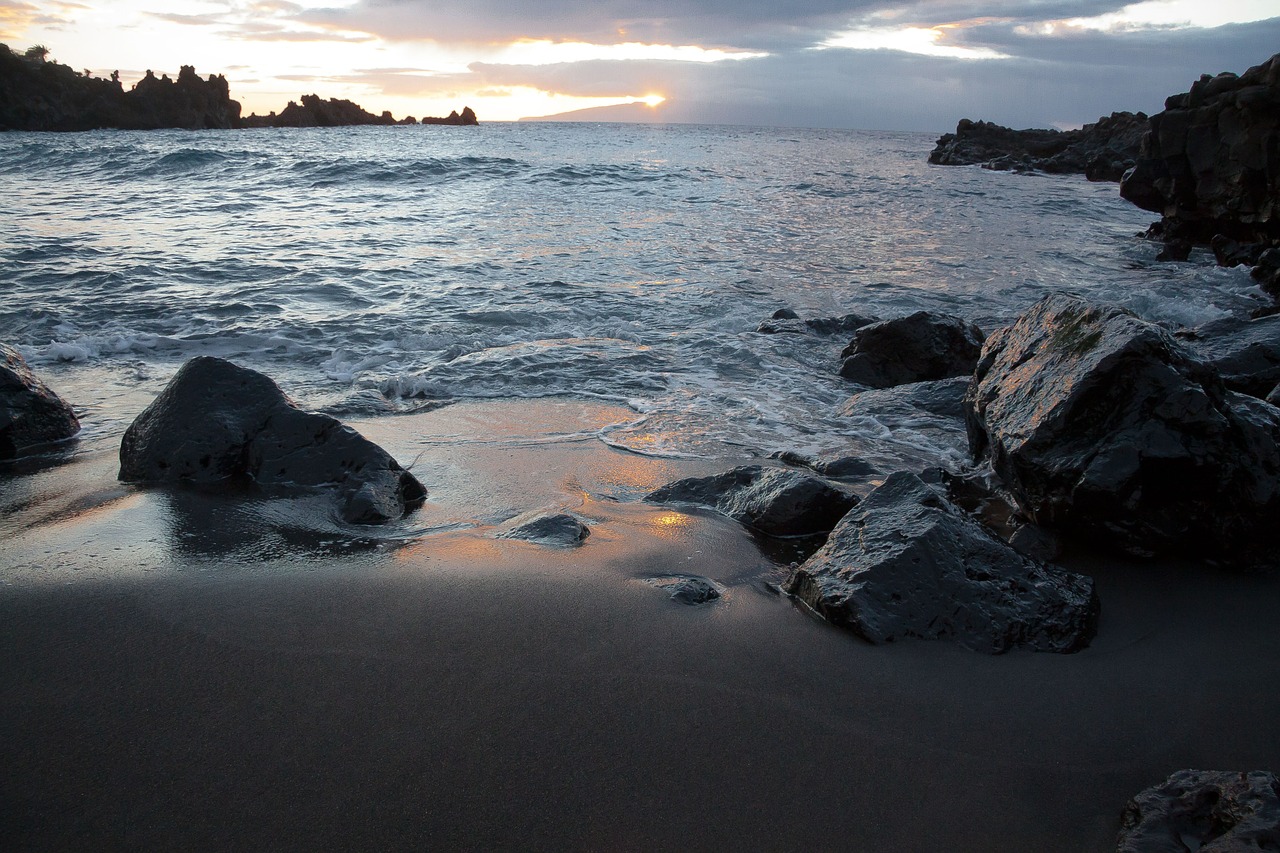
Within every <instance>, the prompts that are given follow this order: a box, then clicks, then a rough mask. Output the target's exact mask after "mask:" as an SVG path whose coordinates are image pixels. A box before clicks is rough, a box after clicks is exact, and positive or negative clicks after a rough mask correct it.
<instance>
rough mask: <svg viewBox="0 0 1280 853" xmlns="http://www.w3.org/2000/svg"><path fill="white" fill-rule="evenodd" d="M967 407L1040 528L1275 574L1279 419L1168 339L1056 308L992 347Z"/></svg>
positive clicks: (1062, 298) (982, 448) (1045, 308)
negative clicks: (1268, 568)
mask: <svg viewBox="0 0 1280 853" xmlns="http://www.w3.org/2000/svg"><path fill="white" fill-rule="evenodd" d="M966 407H967V422H968V424H967V425H968V430H969V444H970V450H971V452H972V453H973V455H974V457H975V458H981V457H982V456H984V455H989V456H990V459H991V465H992V468H993V470H994V471H995V473H996V475H997V476H998V477H999V478H1000V480H1001V481H1002V482H1003V484H1004V486H1005V487H1006V488H1007V489H1008V490H1009V492H1010V493H1011V494H1012V496H1013V498H1014V499H1015V500H1016V501H1017V503H1018V507H1019V508H1020V509H1021V510H1022V512H1023V513H1025V514H1026V515H1027V516H1028V517H1029V518H1031V519H1032V520H1033V521H1034V522H1036V523H1037V524H1040V525H1044V526H1049V527H1057V528H1062V529H1064V530H1066V531H1068V532H1072V533H1077V534H1083V535H1088V536H1090V537H1092V538H1095V539H1098V540H1101V541H1108V542H1111V543H1113V544H1116V545H1118V546H1119V547H1121V548H1122V549H1124V550H1126V551H1128V552H1130V553H1133V554H1140V555H1141V554H1151V553H1154V552H1160V551H1170V552H1177V553H1181V554H1199V555H1202V556H1206V557H1209V558H1211V559H1215V560H1218V561H1223V562H1227V563H1234V564H1237V565H1240V566H1241V567H1245V566H1256V565H1266V564H1270V563H1274V557H1273V556H1272V554H1274V553H1275V548H1274V538H1273V536H1272V530H1271V527H1272V522H1273V521H1274V519H1276V518H1277V517H1280V515H1277V513H1280V449H1278V448H1277V442H1278V441H1280V410H1277V409H1276V408H1275V407H1273V406H1270V405H1268V404H1266V403H1264V402H1262V401H1261V400H1256V399H1254V398H1251V397H1246V396H1244V395H1241V394H1237V393H1234V392H1231V391H1228V390H1227V389H1226V388H1225V387H1224V385H1223V383H1222V380H1221V379H1220V378H1219V376H1218V374H1217V372H1216V371H1215V370H1213V368H1212V367H1211V366H1209V365H1208V364H1206V363H1205V362H1204V361H1202V360H1200V359H1198V358H1196V357H1195V356H1194V355H1193V354H1192V353H1191V352H1190V351H1189V350H1188V349H1187V348H1186V347H1185V346H1184V345H1183V344H1181V343H1179V342H1178V341H1177V340H1175V339H1174V338H1173V337H1172V336H1171V335H1170V334H1169V333H1168V332H1166V331H1165V330H1164V329H1162V328H1160V327H1159V326H1157V325H1155V324H1153V323H1148V322H1146V321H1144V320H1141V319H1139V318H1138V317H1136V316H1134V315H1132V314H1130V313H1129V312H1127V311H1125V310H1124V309H1121V308H1117V307H1105V306H1103V307H1097V306H1092V305H1089V304H1088V303H1085V302H1083V301H1081V300H1079V299H1076V298H1074V297H1071V296H1067V295H1064V294H1052V295H1050V296H1047V297H1045V298H1044V299H1042V300H1041V301H1040V302H1039V303H1037V304H1036V305H1034V306H1033V307H1032V308H1030V309H1029V310H1028V311H1027V312H1026V313H1024V314H1023V315H1022V316H1021V317H1019V318H1018V321H1017V322H1016V323H1014V325H1012V326H1010V327H1008V328H1006V329H1002V330H1000V331H999V332H996V333H995V334H993V335H992V336H991V337H990V338H989V339H988V340H987V343H986V346H985V347H983V350H982V359H981V361H980V362H979V364H978V367H977V370H976V372H975V374H974V379H973V382H972V384H971V385H970V388H969V393H968V395H967V397H966Z"/></svg>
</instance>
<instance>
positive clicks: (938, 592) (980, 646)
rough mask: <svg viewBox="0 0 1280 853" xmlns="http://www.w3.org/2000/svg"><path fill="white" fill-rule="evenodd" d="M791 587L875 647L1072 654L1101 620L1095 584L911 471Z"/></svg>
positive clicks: (851, 517)
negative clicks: (1029, 551)
mask: <svg viewBox="0 0 1280 853" xmlns="http://www.w3.org/2000/svg"><path fill="white" fill-rule="evenodd" d="M783 588H784V590H785V591H786V592H788V593H789V594H791V595H794V596H795V597H796V598H798V599H800V600H801V601H803V602H804V603H805V604H807V605H808V606H809V607H811V608H812V609H813V610H814V611H815V612H817V613H818V614H819V615H821V616H822V617H823V618H824V619H826V620H827V621H829V622H832V623H833V624H836V625H840V626H842V627H845V628H848V629H850V630H851V631H853V632H854V633H855V634H857V635H858V636H860V637H862V638H864V639H866V640H869V641H870V642H872V643H887V642H891V641H894V640H899V639H904V638H908V637H916V638H920V639H928V640H943V639H945V640H951V641H953V642H956V643H959V644H960V645H962V646H964V647H966V648H969V649H974V650H975V651H982V652H987V653H990V654H1000V653H1002V652H1006V651H1009V650H1010V649H1015V648H1025V649H1031V650H1034V651H1045V652H1073V651H1077V650H1079V649H1082V648H1084V647H1085V646H1086V645H1088V643H1089V640H1090V639H1092V637H1093V635H1094V633H1095V631H1096V628H1097V619H1098V600H1097V597H1096V596H1095V594H1094V590H1093V581H1092V580H1090V579H1089V578H1087V577H1085V576H1083V575H1076V574H1071V573H1069V572H1064V571H1061V570H1058V569H1055V568H1051V567H1048V566H1045V565H1042V564H1040V563H1037V562H1035V561H1034V560H1031V559H1029V558H1027V557H1024V556H1023V555H1021V554H1019V553H1018V552H1016V551H1014V550H1013V549H1012V548H1010V547H1009V546H1008V545H1006V544H1005V543H1003V542H1001V541H1000V540H999V539H997V538H995V537H994V536H993V535H991V534H990V533H989V532H987V530H986V529H985V528H983V527H982V525H980V524H978V523H977V522H976V521H974V520H972V519H970V518H969V517H967V516H966V515H965V514H964V513H963V512H962V511H961V510H960V509H959V508H957V507H955V506H954V505H953V504H951V503H950V502H949V501H948V500H947V499H946V498H945V497H944V496H943V495H942V494H941V493H939V492H937V491H935V490H934V489H932V488H931V487H929V486H928V485H927V484H925V483H924V482H923V481H922V480H921V479H920V478H919V477H917V476H916V475H914V474H910V473H906V472H902V471H900V472H898V473H895V474H891V475H890V476H889V477H888V479H886V480H885V481H884V483H883V484H882V485H881V486H879V487H878V488H877V489H876V490H875V491H873V492H871V494H869V495H868V496H867V497H866V499H865V500H863V501H862V503H860V504H859V505H858V506H857V507H856V508H855V509H854V510H852V511H851V512H850V513H849V514H848V515H847V516H845V517H844V519H843V520H841V522H840V523H839V524H838V525H837V526H836V528H835V529H834V530H833V531H831V535H830V536H829V537H828V539H827V543H826V544H825V545H824V546H823V547H822V548H821V549H820V550H818V552H817V553H815V554H814V555H813V556H812V557H810V558H809V559H808V560H806V561H805V562H804V563H803V564H802V565H801V566H799V567H798V568H796V569H794V570H793V571H792V573H791V575H790V576H789V577H788V578H787V581H786V583H785V584H784V587H783Z"/></svg>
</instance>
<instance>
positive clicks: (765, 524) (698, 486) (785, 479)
mask: <svg viewBox="0 0 1280 853" xmlns="http://www.w3.org/2000/svg"><path fill="white" fill-rule="evenodd" d="M645 500H646V501H648V502H650V503H657V504H691V505H693V506H701V507H706V508H708V509H713V510H715V511H716V512H719V513H721V514H723V515H727V516H729V517H730V518H732V519H734V520H735V521H739V522H741V523H742V524H745V525H747V526H748V527H751V528H753V529H755V530H758V531H759V532H761V533H764V534H766V535H769V536H808V535H811V534H814V533H825V532H827V531H828V530H830V529H831V528H832V527H834V526H835V523H836V522H837V521H839V520H840V518H841V516H843V515H844V514H845V513H846V512H848V511H849V510H850V509H851V508H852V507H853V506H854V504H856V503H857V502H858V499H857V497H856V496H854V495H852V494H849V493H848V492H845V491H843V490H842V489H839V488H836V487H835V486H833V485H831V484H830V483H828V482H827V481H826V480H823V479H821V478H818V477H814V476H811V475H809V474H804V473H802V472H800V471H793V470H790V469H787V468H764V467H762V466H760V465H747V466H744V467H741V468H734V469H733V470H732V471H727V472H725V473H724V474H717V475H715V476H713V477H690V478H689V479H685V480H677V481H675V482H673V483H668V484H667V485H665V486H663V487H662V488H660V489H658V490H657V491H654V492H652V493H650V494H649V495H648V496H647V497H645Z"/></svg>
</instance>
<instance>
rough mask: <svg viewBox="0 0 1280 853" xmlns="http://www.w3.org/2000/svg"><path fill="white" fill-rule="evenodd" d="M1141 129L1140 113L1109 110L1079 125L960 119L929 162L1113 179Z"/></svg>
mask: <svg viewBox="0 0 1280 853" xmlns="http://www.w3.org/2000/svg"><path fill="white" fill-rule="evenodd" d="M1146 130H1147V117H1146V115H1145V114H1143V113H1127V112H1121V113H1112V114H1111V115H1109V116H1103V117H1102V118H1100V119H1098V120H1097V121H1096V122H1094V123H1093V124H1086V125H1085V126H1084V127H1082V128H1080V129H1079V130H1038V129H1031V130H1012V129H1010V128H1007V127H1002V126H1000V125H998V124H992V123H991V122H986V121H971V120H969V119H961V120H960V123H959V124H958V125H956V132H955V133H947V134H944V135H943V136H942V137H941V138H940V139H939V140H938V143H937V145H935V146H934V149H933V151H932V152H931V153H930V154H929V162H930V163H933V164H935V165H940V166H970V165H981V166H982V167H984V168H987V169H997V170H1002V171H1008V170H1013V171H1032V170H1035V171H1042V172H1051V173H1054V174H1082V175H1084V176H1086V177H1087V178H1088V179H1089V180H1091V181H1118V180H1120V178H1121V176H1122V175H1123V174H1124V172H1125V170H1126V169H1128V168H1129V167H1131V166H1132V165H1133V164H1134V161H1135V160H1136V159H1137V156H1138V149H1139V147H1140V145H1141V144H1142V136H1143V134H1144V133H1145V132H1146Z"/></svg>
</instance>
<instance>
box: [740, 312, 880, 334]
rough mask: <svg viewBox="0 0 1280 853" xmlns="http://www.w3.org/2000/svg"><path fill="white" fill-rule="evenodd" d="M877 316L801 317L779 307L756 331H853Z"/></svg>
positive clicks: (779, 332)
mask: <svg viewBox="0 0 1280 853" xmlns="http://www.w3.org/2000/svg"><path fill="white" fill-rule="evenodd" d="M878 319H879V318H877V317H870V316H867V315H864V314H844V315H841V316H839V317H810V318H808V319H801V318H800V316H799V315H798V314H796V312H795V311H792V310H791V309H790V308H779V309H778V310H777V311H774V312H773V316H771V317H769V319H767V320H765V321H763V322H761V323H760V325H759V326H758V327H757V328H756V331H757V332H759V333H761V334H765V335H780V334H792V335H836V334H848V333H850V332H855V331H857V330H858V329H860V328H862V327H863V326H866V325H869V324H871V323H875V322H877V321H878Z"/></svg>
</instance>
